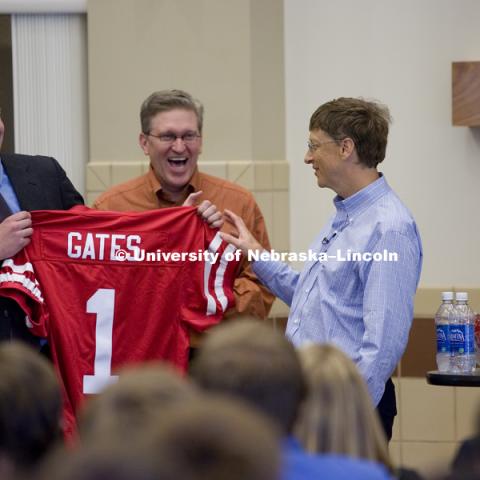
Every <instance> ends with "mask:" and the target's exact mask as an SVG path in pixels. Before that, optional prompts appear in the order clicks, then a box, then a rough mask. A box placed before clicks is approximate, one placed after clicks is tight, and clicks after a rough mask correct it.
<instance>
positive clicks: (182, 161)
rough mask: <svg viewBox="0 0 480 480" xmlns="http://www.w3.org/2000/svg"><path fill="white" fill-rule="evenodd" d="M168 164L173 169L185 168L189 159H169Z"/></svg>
mask: <svg viewBox="0 0 480 480" xmlns="http://www.w3.org/2000/svg"><path fill="white" fill-rule="evenodd" d="M167 161H168V164H169V165H172V166H173V167H183V166H184V165H186V164H187V161H188V158H185V157H181V158H180V157H179V158H169V159H167Z"/></svg>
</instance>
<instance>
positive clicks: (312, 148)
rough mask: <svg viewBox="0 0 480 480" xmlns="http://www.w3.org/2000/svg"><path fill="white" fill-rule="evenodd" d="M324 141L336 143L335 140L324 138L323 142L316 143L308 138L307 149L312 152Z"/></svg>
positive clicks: (323, 143)
mask: <svg viewBox="0 0 480 480" xmlns="http://www.w3.org/2000/svg"><path fill="white" fill-rule="evenodd" d="M326 143H337V141H336V140H326V141H325V142H318V143H313V142H311V141H310V140H309V141H308V142H307V147H308V151H309V152H310V153H313V152H314V151H315V150H317V148H320V147H321V146H322V145H325V144H326Z"/></svg>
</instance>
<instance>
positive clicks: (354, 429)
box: [297, 345, 392, 470]
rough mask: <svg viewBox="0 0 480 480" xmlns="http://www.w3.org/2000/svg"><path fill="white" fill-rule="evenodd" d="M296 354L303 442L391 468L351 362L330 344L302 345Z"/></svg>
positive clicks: (381, 435)
mask: <svg viewBox="0 0 480 480" xmlns="http://www.w3.org/2000/svg"><path fill="white" fill-rule="evenodd" d="M300 359H301V361H302V365H303V368H304V373H305V377H306V381H307V390H308V394H307V399H306V402H305V403H304V406H303V408H302V413H301V415H300V418H299V422H298V424H297V435H298V437H299V438H300V440H301V441H302V443H303V444H304V447H305V448H306V449H307V450H308V451H310V452H314V453H337V454H345V455H349V456H352V457H358V458H365V459H369V460H374V461H377V462H380V463H383V464H385V465H386V466H387V467H388V468H389V469H390V470H392V464H391V461H390V457H389V454H388V448H387V442H386V439H385V435H384V433H383V430H382V427H381V425H380V420H379V418H378V417H377V414H376V412H375V410H374V407H373V405H372V402H371V399H370V396H369V393H368V390H367V387H366V385H365V382H364V380H363V378H362V377H361V376H360V373H359V372H358V370H357V367H356V366H355V364H354V363H353V362H352V361H351V360H350V359H349V358H348V357H347V356H346V355H345V354H344V353H343V352H342V351H340V350H339V349H338V348H336V347H335V346H333V345H309V346H306V347H304V348H302V349H301V350H300Z"/></svg>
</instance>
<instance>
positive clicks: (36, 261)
mask: <svg viewBox="0 0 480 480" xmlns="http://www.w3.org/2000/svg"><path fill="white" fill-rule="evenodd" d="M32 220H33V232H34V233H33V236H32V241H31V243H30V244H29V245H28V246H27V247H26V248H25V249H23V250H22V251H20V252H19V253H18V254H17V255H16V256H15V257H14V258H12V259H7V260H5V261H4V262H3V264H2V267H1V269H0V295H1V296H6V297H10V298H13V299H14V300H16V301H17V302H18V303H19V305H20V306H21V307H22V309H23V310H24V311H25V313H26V315H27V317H28V318H27V319H26V321H27V324H28V326H29V327H30V328H31V331H32V333H34V334H35V335H38V336H42V337H47V338H48V341H49V344H50V348H51V351H52V357H53V361H54V363H55V365H56V367H57V369H58V372H59V375H60V377H61V379H62V381H63V384H64V391H65V419H66V422H67V425H68V426H69V427H70V429H71V428H73V426H74V423H75V420H74V418H75V417H74V414H75V412H76V411H77V408H78V406H79V405H80V404H81V402H82V400H83V397H84V395H85V394H93V393H98V392H99V391H100V390H101V389H102V388H103V387H105V386H106V385H108V384H109V383H112V382H114V381H115V380H116V379H117V378H118V377H117V376H116V372H117V370H118V368H119V367H121V366H124V365H126V364H132V363H137V362H144V361H146V360H153V359H164V360H166V361H168V362H171V363H173V364H175V365H177V366H178V367H180V368H181V369H183V370H185V369H186V367H187V362H188V348H189V336H188V329H189V328H193V329H195V330H199V331H201V330H204V329H206V328H208V327H210V326H211V325H213V324H215V323H218V322H219V321H220V320H221V318H222V315H223V312H224V311H225V310H226V309H227V308H228V307H231V306H233V304H234V297H233V281H234V278H235V273H236V269H237V267H238V265H239V258H238V253H237V252H236V250H235V249H234V247H233V246H232V245H229V244H227V243H226V242H224V241H223V240H222V239H221V238H220V235H219V234H218V231H217V230H213V229H211V228H210V227H208V226H207V225H206V224H205V222H204V221H203V220H202V219H201V218H199V216H198V215H197V213H196V209H195V208H194V207H178V208H168V209H161V210H155V211H148V212H140V213H133V212H132V213H130V212H105V211H97V210H91V209H89V208H87V207H75V208H73V209H72V210H69V211H35V212H32Z"/></svg>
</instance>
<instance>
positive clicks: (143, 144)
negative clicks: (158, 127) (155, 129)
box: [138, 132, 149, 155]
mask: <svg viewBox="0 0 480 480" xmlns="http://www.w3.org/2000/svg"><path fill="white" fill-rule="evenodd" d="M138 144H139V145H140V148H141V149H142V150H143V153H144V154H145V155H148V154H149V148H148V138H147V135H145V134H144V133H143V132H140V135H139V136H138Z"/></svg>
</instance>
